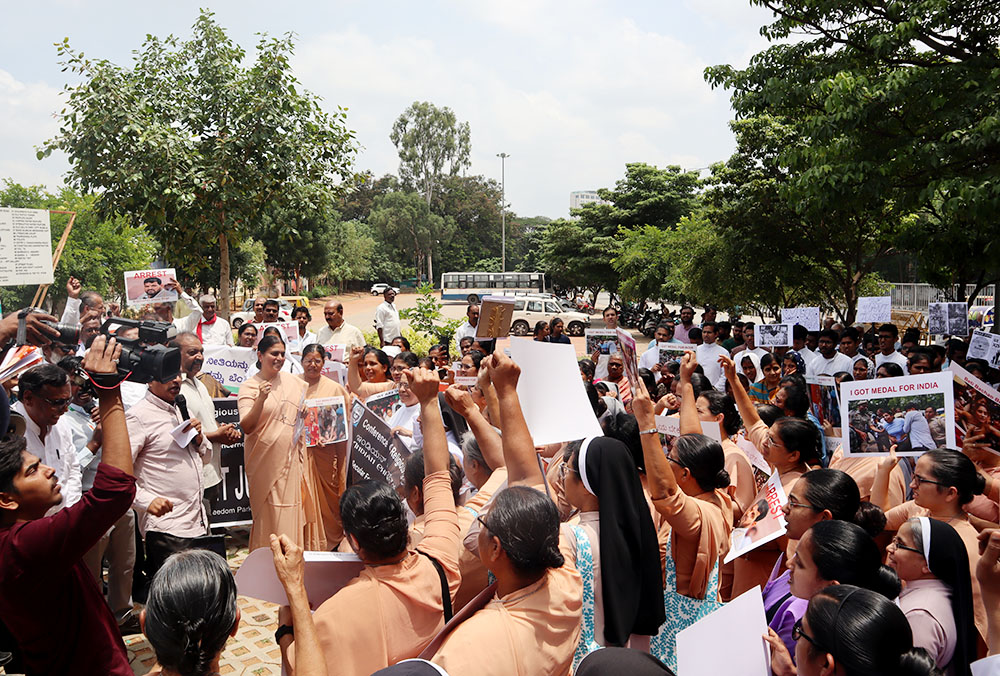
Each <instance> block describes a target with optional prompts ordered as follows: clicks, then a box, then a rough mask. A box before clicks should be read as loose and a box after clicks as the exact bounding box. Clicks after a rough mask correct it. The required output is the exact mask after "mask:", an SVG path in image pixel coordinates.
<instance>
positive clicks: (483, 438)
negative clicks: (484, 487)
mask: <svg viewBox="0 0 1000 676" xmlns="http://www.w3.org/2000/svg"><path fill="white" fill-rule="evenodd" d="M444 399H445V401H447V402H448V405H449V406H451V407H452V409H454V411H455V412H456V413H458V414H459V415H460V416H462V417H463V418H465V421H466V422H467V423H469V429H470V430H472V434H473V436H475V437H476V443H478V444H479V450H480V451H482V453H483V459H484V460H485V461H486V464H487V465H489V466H490V469H496V468H497V467H503V466H504V459H503V441H502V440H501V439H500V435H499V434H497V431H496V430H495V429H493V426H492V425H490V423H489V421H488V420H486V418H485V417H484V416H483V414H482V412H481V411H480V410H479V407H478V406H476V402H474V401H473V400H472V395H471V394H469V393H468V392H467V391H466V390H463V389H461V388H460V387H458V386H457V385H452V386H451V387H449V388H448V389H447V390H445V392H444Z"/></svg>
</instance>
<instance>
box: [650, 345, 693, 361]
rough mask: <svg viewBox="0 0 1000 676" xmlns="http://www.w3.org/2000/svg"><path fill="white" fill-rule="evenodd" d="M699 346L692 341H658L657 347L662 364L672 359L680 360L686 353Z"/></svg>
mask: <svg viewBox="0 0 1000 676" xmlns="http://www.w3.org/2000/svg"><path fill="white" fill-rule="evenodd" d="M697 347H698V346H697V345H693V344H691V343H657V344H656V349H657V350H659V351H660V366H663V365H664V364H666V363H667V362H670V361H677V362H679V361H680V360H681V358H682V357H683V356H684V355H685V354H686V353H688V352H692V351H694V350H695V349H696V348H697Z"/></svg>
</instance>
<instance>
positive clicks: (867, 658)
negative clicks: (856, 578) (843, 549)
mask: <svg viewBox="0 0 1000 676" xmlns="http://www.w3.org/2000/svg"><path fill="white" fill-rule="evenodd" d="M805 619H806V620H807V621H808V622H809V629H810V632H811V634H812V636H813V637H814V640H816V641H817V642H818V643H819V644H820V645H819V646H814V645H812V644H810V645H809V647H808V650H809V653H810V655H812V656H815V655H817V654H818V653H819V652H820V651H822V652H828V653H830V654H831V655H833V659H834V660H835V662H836V664H837V666H838V667H839V669H838V671H841V670H842V671H843V674H844V676H868V675H869V674H885V675H886V676H933V675H936V674H940V672H939V671H938V670H937V667H936V665H935V662H934V660H933V658H931V656H930V655H928V654H927V651H926V650H924V649H923V648H914V647H913V631H912V630H911V629H910V624H909V622H908V621H907V619H906V616H905V615H904V614H903V611H902V610H900V608H899V606H897V605H896V604H895V603H893V602H892V601H891V600H889V599H887V598H885V597H884V596H882V595H881V594H879V593H877V592H873V591H870V590H868V589H861V588H859V587H855V586H852V585H849V584H838V585H831V586H829V587H827V588H825V589H823V590H822V591H820V592H819V593H818V594H816V595H815V596H813V597H812V599H811V600H810V601H809V606H808V608H806V614H805Z"/></svg>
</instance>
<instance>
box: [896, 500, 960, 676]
mask: <svg viewBox="0 0 1000 676" xmlns="http://www.w3.org/2000/svg"><path fill="white" fill-rule="evenodd" d="M888 552H889V557H888V561H889V565H890V566H892V568H893V569H895V571H896V572H897V573H898V574H899V577H900V579H901V580H903V581H904V582H905V583H906V588H905V589H904V590H903V592H902V593H901V594H900V595H899V607H900V608H901V609H902V610H903V613H904V614H905V615H906V620H907V622H909V623H910V629H912V630H913V644H914V645H916V646H919V647H921V648H924V649H925V650H927V652H928V653H930V655H931V657H933V658H934V660H935V661H936V662H937V665H938V668H939V669H941V672H942V673H944V674H949V675H951V674H954V675H958V674H967V673H969V664H970V663H971V662H973V661H974V660H975V659H976V639H977V632H976V624H975V616H974V612H973V609H972V580H971V578H970V577H969V557H968V554H966V553H965V547H964V546H963V544H962V538H961V537H959V535H958V533H956V532H955V529H954V528H952V527H951V526H949V525H948V524H946V523H945V522H943V521H938V520H936V519H929V518H927V517H926V516H920V517H916V518H914V519H910V520H908V521H907V522H906V523H904V524H903V525H902V527H900V529H899V532H897V533H896V537H894V538H893V539H892V543H891V544H890V545H889V549H888Z"/></svg>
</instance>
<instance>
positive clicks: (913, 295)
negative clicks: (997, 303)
mask: <svg viewBox="0 0 1000 676" xmlns="http://www.w3.org/2000/svg"><path fill="white" fill-rule="evenodd" d="M958 288H959V287H958V285H957V284H956V285H955V286H954V287H953V288H952V289H951V291H950V293H949V291H948V290H947V289H939V288H937V287H934V286H931V285H930V284H907V283H900V284H897V283H895V282H894V283H893V284H892V291H891V292H890V293H891V295H892V307H893V308H895V309H898V310H919V311H922V312H926V311H927V304H928V303H941V302H944V301H949V300H955V299H956V298H958ZM974 290H975V287H974V286H973V285H972V284H968V285H966V289H965V293H966V296H968V295H969V294H971V293H972V292H973V291H974ZM994 293H995V289H994V285H993V284H990V285H989V286H987V287H986V288H984V289H982V290H981V291H980V292H979V294H978V295H977V296H976V302H974V303H973V305H992V304H993V294H994Z"/></svg>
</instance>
